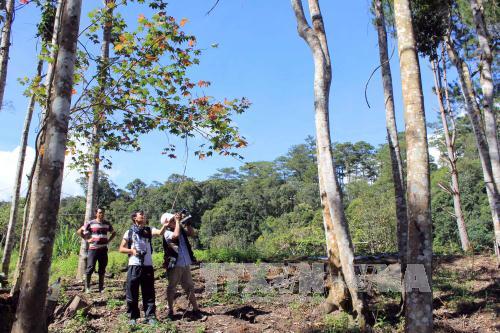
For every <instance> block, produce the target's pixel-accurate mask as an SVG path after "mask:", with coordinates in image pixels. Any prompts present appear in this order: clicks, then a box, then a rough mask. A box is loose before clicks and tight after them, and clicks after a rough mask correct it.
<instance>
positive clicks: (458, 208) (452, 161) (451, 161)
mask: <svg viewBox="0 0 500 333" xmlns="http://www.w3.org/2000/svg"><path fill="white" fill-rule="evenodd" d="M443 61H444V59H443ZM431 65H432V72H433V74H434V85H435V89H436V96H437V99H438V105H439V113H440V115H441V123H442V125H443V134H444V140H445V143H446V154H447V158H446V161H447V162H448V167H449V169H450V175H451V195H452V197H453V208H454V210H455V218H456V220H457V227H458V233H459V235H460V244H461V245H462V250H464V252H468V251H469V250H470V243H469V237H468V235H467V228H466V227H465V218H464V214H463V211H462V203H461V201H460V186H459V184H460V183H459V181H458V170H457V163H456V162H457V157H456V153H455V144H454V138H452V136H451V135H450V129H449V126H448V117H450V118H451V117H453V115H452V114H451V110H450V109H449V105H450V104H449V99H448V94H447V89H448V85H447V83H446V80H445V85H444V89H445V95H446V101H447V106H448V108H447V110H446V111H445V106H444V102H443V87H442V84H441V79H440V77H441V74H440V73H441V71H440V70H439V64H438V63H437V61H436V60H431ZM443 71H446V67H444V66H443ZM443 76H444V72H443ZM452 131H453V133H454V131H455V128H453V129H452ZM453 137H455V135H454V134H453Z"/></svg>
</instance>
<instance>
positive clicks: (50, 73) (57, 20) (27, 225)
mask: <svg viewBox="0 0 500 333" xmlns="http://www.w3.org/2000/svg"><path fill="white" fill-rule="evenodd" d="M63 1H64V0H57V5H56V13H55V17H54V31H53V33H52V41H51V51H50V55H49V57H50V59H52V61H51V62H49V64H48V68H47V73H46V74H45V92H46V94H47V96H51V94H52V82H53V78H54V68H55V64H56V62H57V52H58V50H59V49H58V47H55V46H56V45H58V44H59V39H58V38H59V33H60V29H61V13H62V10H63ZM49 104H50V101H49V99H47V102H46V103H45V105H43V106H42V115H41V122H40V129H43V128H44V124H45V123H46V110H48V109H49V107H50V105H49ZM40 134H41V133H39V136H40ZM39 136H37V140H36V142H35V148H36V149H37V154H36V155H35V161H34V165H33V168H32V170H31V174H30V186H29V188H28V194H27V196H26V197H27V198H26V205H25V206H24V218H23V228H22V230H23V231H22V235H21V244H20V252H19V258H18V261H17V265H16V274H15V278H14V283H13V286H12V288H11V291H10V294H11V296H13V297H17V296H16V295H17V294H18V292H19V288H20V286H21V279H22V275H23V273H24V267H25V258H26V242H27V239H29V237H30V236H29V235H30V232H31V227H32V224H31V222H32V221H33V218H31V219H30V216H29V214H30V207H29V206H30V202H33V201H36V197H35V194H36V193H34V184H37V182H38V175H39V164H38V163H37V161H38V147H39V142H40V140H39V139H40V138H39Z"/></svg>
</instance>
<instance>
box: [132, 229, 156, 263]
mask: <svg viewBox="0 0 500 333" xmlns="http://www.w3.org/2000/svg"><path fill="white" fill-rule="evenodd" d="M144 229H145V230H147V231H148V232H147V233H146V237H145V238H146V239H147V240H148V241H149V246H151V254H153V243H152V242H151V238H152V237H153V234H152V233H151V228H150V227H144ZM133 233H134V231H133V230H132V228H130V229H128V246H127V247H128V248H129V249H131V248H132V234H133ZM129 256H130V254H129Z"/></svg>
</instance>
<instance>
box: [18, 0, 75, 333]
mask: <svg viewBox="0 0 500 333" xmlns="http://www.w3.org/2000/svg"><path fill="white" fill-rule="evenodd" d="M81 5H82V1H81V0H67V2H66V6H65V8H64V10H63V15H62V21H61V42H60V44H59V52H58V59H57V63H56V68H55V71H54V72H55V75H54V94H53V95H52V96H49V98H50V99H51V108H50V109H49V110H48V112H47V123H46V124H45V130H44V133H43V135H42V146H41V148H42V149H41V151H40V152H41V154H40V157H39V160H38V161H39V162H38V163H39V166H40V167H39V170H40V171H39V173H40V174H39V178H38V182H37V183H36V184H34V185H35V186H34V192H36V201H33V202H32V204H31V208H30V211H31V213H30V218H31V217H35V218H36V219H35V221H33V222H34V223H33V229H32V231H31V234H30V237H29V240H28V243H27V245H28V252H27V256H26V271H25V273H24V274H23V277H22V282H21V293H20V297H19V304H18V307H17V311H16V319H15V322H14V325H13V327H12V332H14V333H17V332H42V331H44V330H46V323H45V320H44V319H42V318H40V314H42V313H44V310H45V300H46V293H47V284H48V279H49V269H50V262H51V259H52V248H53V244H54V236H55V231H56V227H57V214H58V211H59V200H60V196H61V185H62V178H63V177H62V176H63V169H64V156H65V151H66V142H67V134H68V123H69V118H70V107H71V90H72V86H73V73H74V65H75V59H76V43H77V38H78V29H79V25H80V13H81Z"/></svg>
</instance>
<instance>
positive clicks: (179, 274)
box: [161, 213, 202, 318]
mask: <svg viewBox="0 0 500 333" xmlns="http://www.w3.org/2000/svg"><path fill="white" fill-rule="evenodd" d="M181 218H182V215H181V214H180V213H176V214H175V215H174V214H170V213H165V214H163V215H162V217H161V222H162V224H163V226H167V231H166V232H165V234H164V236H163V237H164V246H163V248H164V250H165V257H164V259H165V262H164V265H165V267H166V268H167V276H168V287H167V302H168V317H169V318H173V317H174V299H175V291H176V287H177V285H178V284H179V283H180V284H181V286H182V288H183V289H184V291H185V292H186V294H187V296H188V299H189V301H190V303H191V305H192V306H193V315H194V316H195V317H197V318H202V313H201V311H200V308H199V307H198V303H197V302H196V296H195V294H194V283H193V278H192V276H191V267H190V265H191V264H192V263H194V262H195V261H196V259H195V258H194V255H193V251H192V249H191V245H190V244H189V240H188V236H194V234H195V231H194V229H193V227H191V225H189V224H187V225H186V226H185V227H183V226H181Z"/></svg>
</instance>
